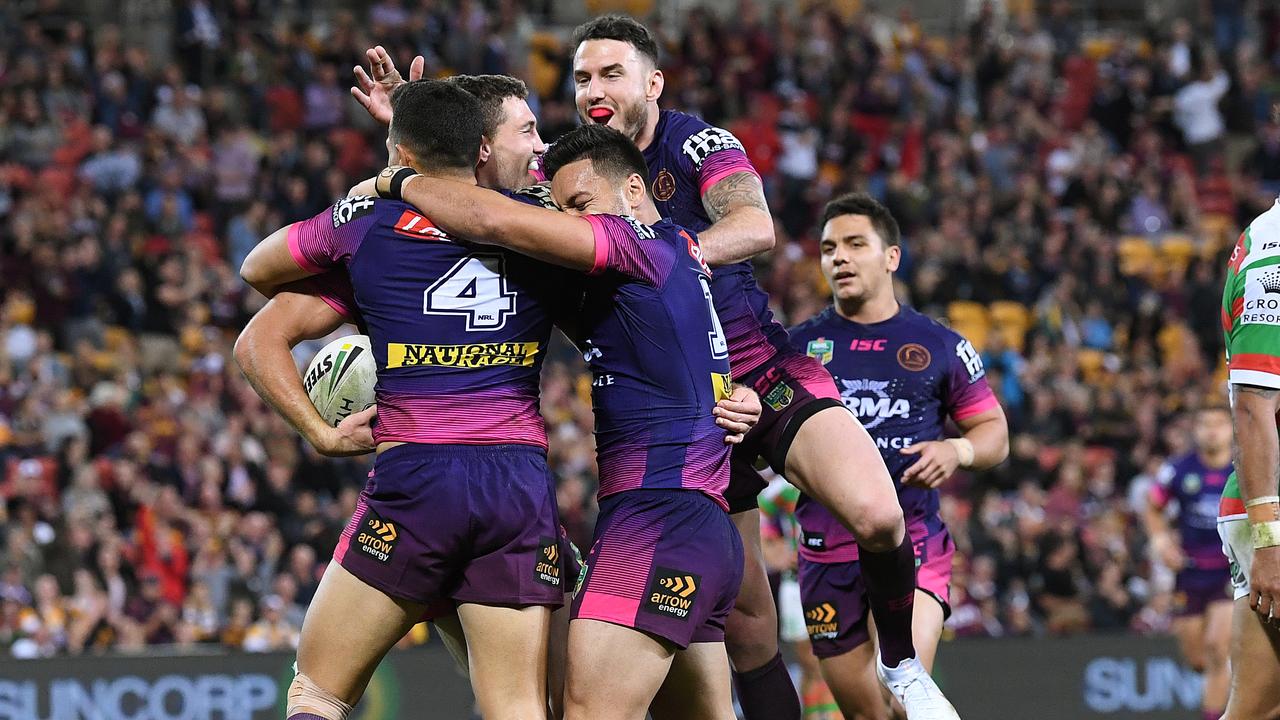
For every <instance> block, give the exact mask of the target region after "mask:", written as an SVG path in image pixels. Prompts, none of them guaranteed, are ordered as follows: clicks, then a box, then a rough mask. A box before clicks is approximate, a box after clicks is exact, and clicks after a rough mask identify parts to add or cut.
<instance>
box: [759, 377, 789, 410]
mask: <svg viewBox="0 0 1280 720" xmlns="http://www.w3.org/2000/svg"><path fill="white" fill-rule="evenodd" d="M795 396H796V391H795V390H792V389H791V386H790V385H788V384H786V383H778V384H777V385H774V386H773V389H772V390H770V391H769V392H768V394H766V395H765V396H764V404H765V405H768V406H769V407H771V408H773V409H774V411H775V412H781V411H782V409H783V408H785V407H786V406H788V405H790V404H791V401H792V400H793V399H794V398H795Z"/></svg>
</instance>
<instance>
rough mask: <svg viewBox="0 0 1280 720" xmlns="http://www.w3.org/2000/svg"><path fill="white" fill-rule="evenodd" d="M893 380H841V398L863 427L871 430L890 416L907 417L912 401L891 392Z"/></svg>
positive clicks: (909, 413)
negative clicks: (895, 395)
mask: <svg viewBox="0 0 1280 720" xmlns="http://www.w3.org/2000/svg"><path fill="white" fill-rule="evenodd" d="M892 385H893V381H892V380H867V379H858V380H845V379H843V378H842V379H841V380H840V400H841V402H843V403H844V406H845V407H847V408H849V411H850V412H852V413H853V414H854V415H855V416H857V418H858V420H859V421H860V422H861V423H862V427H864V428H866V429H868V430H871V429H872V428H875V427H878V426H879V425H880V424H882V423H883V422H884V421H885V420H888V419H889V418H895V417H900V418H907V417H909V416H910V415H911V403H910V402H909V401H908V400H906V399H904V398H895V397H893V396H892V395H890V394H889V389H890V387H891V386H892Z"/></svg>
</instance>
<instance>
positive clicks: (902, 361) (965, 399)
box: [791, 194, 1009, 720]
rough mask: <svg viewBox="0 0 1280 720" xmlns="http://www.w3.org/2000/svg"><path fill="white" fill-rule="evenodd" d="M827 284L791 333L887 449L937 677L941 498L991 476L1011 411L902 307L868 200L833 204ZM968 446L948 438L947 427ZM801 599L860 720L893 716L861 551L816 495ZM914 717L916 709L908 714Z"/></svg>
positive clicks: (946, 564) (946, 544)
mask: <svg viewBox="0 0 1280 720" xmlns="http://www.w3.org/2000/svg"><path fill="white" fill-rule="evenodd" d="M821 232H822V235H821V241H820V243H821V245H820V250H821V262H822V273H823V275H824V276H825V277H826V279H827V282H828V283H829V284H830V286H831V290H832V300H833V302H832V305H831V306H830V307H828V308H827V309H826V310H824V311H822V313H820V314H818V315H817V316H816V317H814V318H813V319H811V320H809V321H808V322H805V323H803V324H801V325H799V326H798V327H795V328H792V329H791V342H792V344H793V345H794V346H795V347H796V348H797V349H798V350H799V351H801V352H804V353H806V354H807V355H808V356H809V357H811V358H814V359H815V360H816V361H818V362H820V363H822V364H823V365H825V366H826V368H827V370H829V371H830V372H831V374H832V376H834V377H835V381H836V383H837V384H838V385H839V387H840V391H841V395H842V396H843V398H844V403H845V405H846V406H847V407H848V408H849V409H850V410H852V411H853V412H854V414H855V415H858V416H859V418H860V419H861V421H862V425H863V427H865V428H866V429H867V432H869V433H871V436H872V437H873V438H875V442H876V446H877V447H878V448H879V449H880V453H881V454H882V455H883V457H884V462H885V464H886V465H887V466H888V468H889V472H890V474H891V475H892V476H893V479H894V480H895V481H896V486H897V490H898V498H899V500H900V502H901V503H902V508H903V512H905V513H906V517H907V522H908V524H909V526H910V533H911V537H912V538H913V540H914V552H915V558H916V560H917V563H918V568H919V569H918V571H917V585H916V590H915V592H916V605H915V616H914V620H913V625H914V636H915V646H916V649H917V650H918V651H919V652H920V659H921V661H922V662H923V663H924V665H925V667H926V668H929V669H932V667H933V660H934V656H935V654H936V652H937V648H938V639H939V637H940V636H941V634H942V623H943V620H944V619H945V618H946V616H947V615H948V614H949V612H950V607H949V606H948V604H947V603H948V596H949V592H948V589H949V585H950V581H951V558H952V555H954V553H955V544H954V543H953V542H952V540H951V536H950V534H948V532H947V528H946V526H945V525H943V523H942V519H941V518H940V517H939V516H938V490H937V488H938V487H939V486H940V485H941V484H942V483H943V482H945V481H946V480H947V479H948V478H949V477H951V475H952V473H954V472H955V470H956V469H957V468H968V469H974V470H982V469H985V468H989V467H991V466H993V465H995V464H997V463H999V462H1001V461H1002V460H1004V458H1005V456H1006V455H1007V454H1008V450H1009V429H1008V425H1007V423H1006V421H1005V416H1004V411H1003V410H1002V409H1001V408H1000V404H999V403H998V402H997V401H996V398H995V395H994V394H992V392H991V389H990V388H989V387H988V386H987V381H986V379H985V373H984V371H983V368H982V361H981V360H980V359H979V357H978V353H977V352H976V351H975V350H974V347H973V345H971V344H970V343H969V341H968V340H965V339H964V338H963V337H961V336H960V335H957V334H956V333H955V332H954V331H952V330H950V329H948V328H946V327H944V326H943V325H941V324H940V323H938V322H936V321H934V320H932V319H930V318H928V317H925V316H924V315H921V314H920V313H918V312H916V311H915V310H913V309H911V308H910V307H906V306H903V305H901V304H899V302H898V300H897V298H895V297H894V292H893V273H894V272H895V271H896V270H897V269H898V262H899V261H900V259H901V257H902V248H901V240H900V237H899V231H898V223H897V222H896V221H895V220H894V219H893V216H892V215H891V214H890V213H889V211H888V210H887V209H885V207H884V206H883V205H881V204H880V203H878V202H876V201H875V200H874V199H872V198H871V197H869V196H867V195H863V194H849V195H843V196H841V197H838V198H836V199H834V200H832V201H831V202H829V203H827V206H826V208H825V209H824V211H823V214H822V229H821ZM948 418H950V419H952V420H953V421H955V424H956V425H957V426H958V427H959V429H960V431H961V433H962V436H961V437H958V438H946V439H944V437H945V432H944V425H945V423H946V421H947V419H948ZM796 517H797V518H798V519H799V521H800V528H801V541H800V561H799V580H800V595H801V599H802V601H803V604H804V610H805V619H806V624H807V627H808V630H809V640H810V642H811V643H812V645H813V651H814V654H815V655H817V656H818V658H819V660H820V661H821V665H822V674H823V676H824V677H825V678H826V679H827V683H828V684H829V685H830V686H831V691H832V693H833V694H834V695H835V697H836V701H837V702H838V703H839V704H840V709H841V711H843V712H844V713H845V715H847V716H851V717H859V718H868V719H870V720H876V719H879V718H888V717H891V714H890V707H889V705H888V703H886V702H885V699H884V698H883V697H882V694H881V688H880V684H879V683H878V682H877V681H876V674H875V664H874V662H873V658H874V653H875V649H874V645H873V644H872V643H871V642H869V640H871V639H872V636H873V635H879V636H880V637H878V638H877V639H879V640H880V641H881V642H883V636H882V634H881V632H880V628H879V627H877V628H876V632H875V633H872V632H871V631H870V629H869V627H868V618H867V596H866V595H867V593H866V588H867V583H866V577H865V565H864V563H863V561H862V556H861V552H860V548H859V547H858V546H857V544H856V543H855V542H854V539H853V537H851V536H850V534H849V532H848V530H846V529H845V527H844V526H843V525H841V524H840V523H839V522H837V520H836V519H835V518H834V517H832V515H831V513H830V511H828V510H827V509H826V508H824V507H822V506H821V505H819V504H818V503H815V502H814V501H813V500H812V499H811V498H809V497H807V496H802V497H801V499H800V502H799V503H798V505H797V507H796ZM908 717H910V712H909V711H908Z"/></svg>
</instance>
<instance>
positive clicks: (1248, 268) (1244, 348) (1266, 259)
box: [1218, 200, 1280, 519]
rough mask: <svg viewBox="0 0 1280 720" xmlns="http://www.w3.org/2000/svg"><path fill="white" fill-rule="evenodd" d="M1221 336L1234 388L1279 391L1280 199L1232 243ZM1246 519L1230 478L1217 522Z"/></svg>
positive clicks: (1236, 487) (1236, 486) (1234, 481)
mask: <svg viewBox="0 0 1280 720" xmlns="http://www.w3.org/2000/svg"><path fill="white" fill-rule="evenodd" d="M1222 331H1223V333H1224V334H1225V335H1226V345H1227V368H1228V370H1229V371H1230V382H1231V385H1232V387H1233V388H1234V386H1236V385H1255V386H1259V387H1266V388H1275V389H1280V200H1277V201H1276V204H1275V205H1273V206H1272V207H1271V209H1270V210H1268V211H1266V212H1264V213H1262V214H1261V215H1259V216H1258V217H1256V218H1254V221H1253V222H1252V223H1250V224H1249V227H1248V228H1246V229H1245V231H1244V234H1242V235H1241V236H1240V239H1239V240H1238V241H1236V247H1235V250H1234V251H1233V252H1232V253H1231V261H1230V262H1229V263H1228V264H1227V284H1226V286H1225V287H1224V288H1223V290H1222ZM1244 516H1245V509H1244V501H1243V500H1242V499H1241V497H1240V483H1239V481H1238V480H1237V479H1236V474H1235V473H1232V474H1231V477H1230V478H1228V479H1227V484H1226V486H1225V487H1224V488H1223V490H1222V500H1221V501H1220V503H1219V505H1218V517H1219V519H1235V518H1240V517H1244Z"/></svg>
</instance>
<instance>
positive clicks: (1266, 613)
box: [1218, 199, 1280, 720]
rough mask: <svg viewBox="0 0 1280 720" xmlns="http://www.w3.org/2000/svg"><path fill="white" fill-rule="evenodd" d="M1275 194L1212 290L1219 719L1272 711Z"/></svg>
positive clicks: (1275, 633)
mask: <svg viewBox="0 0 1280 720" xmlns="http://www.w3.org/2000/svg"><path fill="white" fill-rule="evenodd" d="M1275 298H1280V199H1278V200H1277V201H1276V203H1275V204H1274V205H1273V206H1272V207H1271V209H1270V210H1267V211H1266V212H1264V213H1262V214H1261V215H1259V216H1258V217H1256V218H1254V220H1253V222H1252V223H1250V224H1249V227H1248V228H1247V229H1246V230H1245V231H1244V233H1243V234H1241V236H1240V239H1239V240H1238V241H1237V242H1236V247H1235V250H1234V251H1233V252H1232V253H1231V260H1230V261H1229V263H1228V265H1227V282H1226V286H1225V288H1224V289H1223V292H1222V327H1223V331H1224V333H1225V336H1226V344H1227V366H1228V368H1229V381H1230V389H1231V416H1232V420H1233V422H1234V425H1235V472H1234V473H1232V475H1231V477H1229V478H1227V484H1226V487H1224V488H1223V489H1222V500H1221V503H1220V505H1219V508H1218V534H1219V535H1221V536H1222V544H1223V549H1224V550H1225V552H1226V554H1227V559H1229V560H1230V561H1231V584H1232V585H1233V586H1234V588H1235V602H1234V605H1233V607H1232V610H1231V651H1230V667H1231V692H1230V694H1229V697H1228V699H1227V712H1226V714H1225V715H1223V717H1224V718H1227V719H1228V720H1249V719H1251V718H1274V717H1280V652H1278V651H1277V648H1280V629H1278V628H1277V623H1278V622H1280V497H1277V494H1280V483H1278V482H1277V477H1276V473H1277V468H1280V441H1278V439H1277V430H1276V424H1277V421H1276V413H1277V411H1280V303H1277V302H1276V300H1275Z"/></svg>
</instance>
